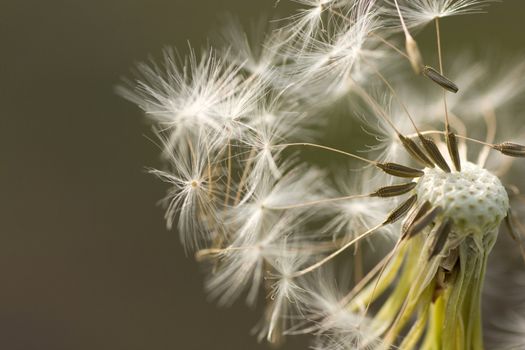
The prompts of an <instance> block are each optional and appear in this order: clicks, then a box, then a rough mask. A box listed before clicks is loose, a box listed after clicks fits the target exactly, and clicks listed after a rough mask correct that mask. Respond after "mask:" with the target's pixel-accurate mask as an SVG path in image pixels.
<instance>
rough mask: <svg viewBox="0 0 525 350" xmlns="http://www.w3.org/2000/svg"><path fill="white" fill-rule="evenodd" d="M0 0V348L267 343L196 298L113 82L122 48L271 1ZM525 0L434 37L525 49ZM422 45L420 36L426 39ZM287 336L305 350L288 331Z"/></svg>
mask: <svg viewBox="0 0 525 350" xmlns="http://www.w3.org/2000/svg"><path fill="white" fill-rule="evenodd" d="M274 5H275V1H274V0H192V1H187V0H186V1H182V0H148V1H146V0H104V1H102V0H92V1H86V0H46V1H42V0H20V1H7V0H1V1H0V38H1V40H0V43H1V49H0V63H1V64H0V72H1V75H0V103H1V104H0V108H1V115H0V121H1V124H0V125H1V127H0V132H1V137H0V144H1V147H0V184H1V186H2V190H1V192H0V193H1V194H0V198H1V202H0V225H1V231H0V349H7V350H36V349H39V350H42V349H54V350H61V349H75V350H83V349H97V350H106V349H107V350H109V349H111V350H120V349H126V350H135V349H136V350H139V349H141V350H145V349H148V350H149V349H155V350H164V349H166V350H167V349H188V350H209V349H213V350H223V349H224V350H246V349H268V348H269V347H268V346H267V345H265V344H257V342H256V339H255V338H254V337H252V336H251V335H250V330H251V329H252V327H253V325H255V324H256V322H257V320H258V319H259V317H260V316H261V315H260V312H258V311H255V312H254V311H253V310H249V309H248V308H246V307H245V306H244V305H243V304H242V303H237V304H235V305H234V306H233V307H232V308H229V309H221V308H218V307H217V306H216V305H214V304H213V303H212V302H209V301H207V297H206V295H205V293H204V292H203V275H202V273H201V272H202V271H201V270H200V267H199V266H198V264H197V263H196V262H195V261H194V260H193V259H192V257H186V256H185V254H184V252H183V250H182V248H181V245H180V244H179V242H178V236H177V233H176V232H168V231H166V229H165V227H164V220H163V211H162V209H161V208H159V207H158V206H156V202H157V200H159V199H160V198H161V197H162V196H163V193H164V186H163V185H162V184H161V183H160V181H158V180H156V179H154V178H153V177H152V176H149V175H147V174H145V172H144V167H145V166H153V167H154V166H156V165H158V164H159V159H158V153H159V152H158V149H157V147H156V146H155V145H154V144H153V143H152V142H151V141H149V140H148V139H147V136H151V134H150V131H149V128H148V126H147V124H146V123H145V122H144V119H143V116H142V114H141V112H140V111H139V109H138V108H136V107H135V106H134V105H132V104H130V103H128V102H126V101H124V100H123V99H122V98H120V97H119V96H117V95H116V94H115V92H114V87H115V85H116V84H118V83H119V82H120V79H121V77H123V76H130V73H129V72H130V70H131V69H132V68H133V66H134V64H135V62H138V61H142V60H145V59H147V57H148V55H149V54H152V55H154V56H156V55H158V54H159V53H160V51H161V49H162V48H163V47H164V46H166V45H170V46H175V47H178V48H180V51H181V52H183V53H184V52H187V41H188V40H189V41H191V43H192V44H194V45H195V46H197V47H198V46H201V45H204V44H205V43H206V41H207V37H209V34H210V32H211V30H212V29H213V28H214V27H213V26H214V23H215V22H216V19H217V15H219V14H221V13H224V12H231V13H233V14H235V15H238V16H239V17H240V18H241V20H242V21H243V22H244V23H249V22H250V20H251V19H256V18H258V16H260V15H261V14H271V13H274V12H275V11H280V12H281V14H285V13H287V12H288V11H289V10H290V8H291V5H290V4H289V3H288V2H287V1H285V0H282V1H281V3H279V4H278V7H277V9H275V7H274ZM524 13H525V1H520V0H506V1H503V2H501V3H495V4H493V5H492V6H491V7H490V14H489V15H486V14H482V15H474V16H466V17H456V18H452V19H447V20H444V21H443V30H444V32H443V40H444V45H445V50H446V51H447V52H448V53H450V52H453V50H460V49H462V48H464V47H465V46H472V47H473V48H474V52H478V53H481V52H486V51H487V50H494V48H496V49H497V50H496V51H497V52H496V53H497V54H500V53H501V54H509V55H512V54H515V53H519V52H523V50H524V49H525V39H524V37H523V31H524V20H525V18H524ZM423 45H424V44H423ZM284 348H286V349H295V348H297V349H305V348H306V343H304V344H303V343H302V342H301V340H296V341H293V342H288V343H287V344H286V345H285V347H284Z"/></svg>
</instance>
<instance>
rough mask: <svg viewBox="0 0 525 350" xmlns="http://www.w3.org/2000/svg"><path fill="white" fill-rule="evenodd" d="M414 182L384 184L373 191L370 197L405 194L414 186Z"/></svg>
mask: <svg viewBox="0 0 525 350" xmlns="http://www.w3.org/2000/svg"><path fill="white" fill-rule="evenodd" d="M416 185H417V183H416V182H408V183H406V184H400V185H392V186H385V187H381V188H380V189H378V190H377V191H375V192H374V193H372V194H371V195H370V196H371V197H395V196H400V195H402V194H405V193H407V192H409V191H411V190H412V189H413V188H414V187H416Z"/></svg>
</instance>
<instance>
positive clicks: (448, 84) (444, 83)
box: [423, 66, 459, 93]
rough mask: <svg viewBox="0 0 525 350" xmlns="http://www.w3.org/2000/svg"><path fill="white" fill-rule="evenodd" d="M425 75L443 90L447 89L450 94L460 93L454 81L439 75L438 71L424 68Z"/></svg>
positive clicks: (428, 67) (427, 67)
mask: <svg viewBox="0 0 525 350" xmlns="http://www.w3.org/2000/svg"><path fill="white" fill-rule="evenodd" d="M423 75H424V76H425V77H427V78H429V79H430V80H432V81H433V82H434V83H436V84H438V85H439V86H441V87H442V88H443V89H446V90H448V91H450V92H453V93H456V92H458V91H459V88H458V86H457V85H456V84H454V82H453V81H451V80H450V79H448V78H447V77H445V76H444V75H442V74H441V73H439V72H438V71H437V70H435V69H434V68H432V67H430V66H425V67H423Z"/></svg>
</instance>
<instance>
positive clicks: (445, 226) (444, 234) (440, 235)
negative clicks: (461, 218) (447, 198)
mask: <svg viewBox="0 0 525 350" xmlns="http://www.w3.org/2000/svg"><path fill="white" fill-rule="evenodd" d="M451 230H452V221H451V220H450V219H447V220H445V221H443V222H442V223H441V225H439V227H438V228H437V230H436V232H435V233H434V241H433V243H432V248H431V249H432V250H431V252H430V257H429V260H430V259H432V258H433V257H435V256H436V255H438V254H439V253H441V251H442V250H443V247H444V246H445V243H446V242H447V239H448V235H449V234H450V231H451Z"/></svg>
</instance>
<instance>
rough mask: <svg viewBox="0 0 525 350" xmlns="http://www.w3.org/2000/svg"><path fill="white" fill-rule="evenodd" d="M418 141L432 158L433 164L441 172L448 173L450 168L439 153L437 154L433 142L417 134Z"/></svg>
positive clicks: (437, 150)
mask: <svg viewBox="0 0 525 350" xmlns="http://www.w3.org/2000/svg"><path fill="white" fill-rule="evenodd" d="M419 139H420V140H421V143H422V144H423V147H424V148H425V150H426V151H427V153H428V155H429V156H430V158H432V160H433V161H434V163H436V165H437V166H438V167H440V168H441V170H443V171H444V172H446V173H450V167H449V166H448V164H447V162H446V160H445V158H443V156H442V155H441V152H439V149H438V147H437V146H436V144H435V143H434V141H432V140H431V139H429V138H428V137H425V136H423V135H421V134H419Z"/></svg>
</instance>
